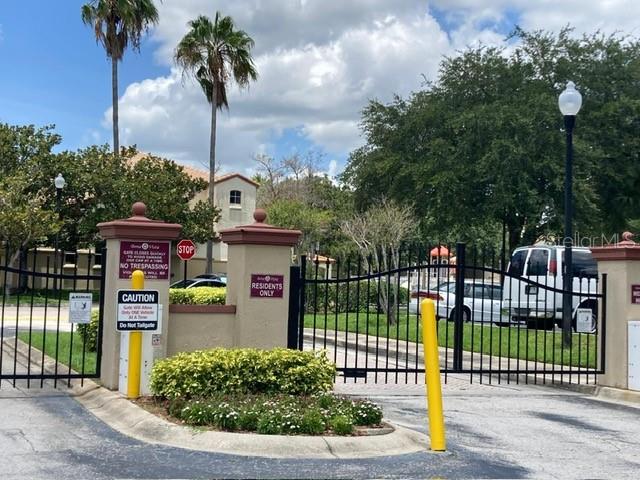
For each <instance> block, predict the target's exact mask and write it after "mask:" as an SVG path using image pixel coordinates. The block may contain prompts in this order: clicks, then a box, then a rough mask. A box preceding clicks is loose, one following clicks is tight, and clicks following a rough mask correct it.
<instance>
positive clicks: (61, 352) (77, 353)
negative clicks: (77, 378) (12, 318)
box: [18, 330, 96, 373]
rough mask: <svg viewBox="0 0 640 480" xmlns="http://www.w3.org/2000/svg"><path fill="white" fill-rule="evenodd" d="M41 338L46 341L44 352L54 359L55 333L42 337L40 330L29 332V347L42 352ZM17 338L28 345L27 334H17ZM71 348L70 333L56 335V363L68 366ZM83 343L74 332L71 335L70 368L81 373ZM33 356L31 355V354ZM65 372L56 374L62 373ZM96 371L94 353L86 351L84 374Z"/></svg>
mask: <svg viewBox="0 0 640 480" xmlns="http://www.w3.org/2000/svg"><path fill="white" fill-rule="evenodd" d="M43 337H44V338H45V339H46V340H45V341H46V343H45V347H44V351H45V353H46V354H47V355H48V356H50V357H51V358H56V332H55V331H50V330H48V331H47V332H46V336H45V335H43V332H42V330H36V331H33V332H31V346H32V347H33V348H36V349H38V350H40V351H42V341H43ZM18 338H19V339H20V340H22V341H23V342H25V343H29V332H28V331H27V332H25V331H21V332H18ZM70 346H71V333H70V332H59V333H58V357H57V358H58V361H59V362H60V363H63V364H64V365H66V366H68V365H69V347H70ZM82 350H83V342H82V337H81V336H80V335H78V334H77V333H76V332H74V333H73V349H72V352H71V368H72V369H74V370H75V371H76V372H78V373H81V372H82V371H83V370H82V363H83V353H82ZM32 354H33V353H32ZM38 360H39V359H38ZM64 371H65V370H62V371H61V370H60V367H58V372H59V373H62V372H64ZM95 371H96V352H90V351H89V350H86V351H85V352H84V373H95Z"/></svg>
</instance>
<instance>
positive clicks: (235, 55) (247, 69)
mask: <svg viewBox="0 0 640 480" xmlns="http://www.w3.org/2000/svg"><path fill="white" fill-rule="evenodd" d="M189 26H190V27H191V30H189V32H187V34H186V35H185V36H184V37H183V38H182V40H180V43H179V44H178V46H177V47H176V51H175V61H176V63H177V65H178V66H180V67H182V70H183V73H191V74H193V75H194V77H195V78H196V80H197V81H198V83H199V84H200V86H201V87H202V90H203V91H204V94H205V96H206V97H207V100H208V101H209V103H210V104H211V140H210V145H209V204H210V205H211V206H213V205H214V199H215V197H214V175H215V166H216V112H217V110H218V109H222V108H227V109H228V108H229V102H228V101H227V86H228V85H229V82H230V81H231V80H235V82H236V83H237V84H238V86H240V87H241V88H242V87H247V86H248V85H249V82H250V81H251V80H254V81H255V80H256V79H257V78H258V72H257V71H256V67H255V65H254V63H253V59H252V58H251V49H252V48H253V45H254V43H253V40H252V38H251V37H250V36H249V35H247V33H246V32H244V31H242V30H236V29H235V25H234V24H233V19H232V18H231V17H224V16H221V15H220V12H216V17H215V19H214V21H213V22H212V21H211V19H209V18H208V17H206V16H203V15H200V16H199V17H198V18H196V19H195V20H192V21H190V22H189ZM212 263H213V240H212V239H211V240H209V241H208V242H207V267H206V268H207V272H208V273H210V272H211V271H212V266H213V265H212Z"/></svg>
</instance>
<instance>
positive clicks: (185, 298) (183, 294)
mask: <svg viewBox="0 0 640 480" xmlns="http://www.w3.org/2000/svg"><path fill="white" fill-rule="evenodd" d="M226 298H227V289H226V288H225V287H194V288H170V289H169V303H172V304H181V305H224V302H225V300H226Z"/></svg>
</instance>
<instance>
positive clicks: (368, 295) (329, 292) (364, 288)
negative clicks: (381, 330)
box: [305, 280, 409, 313]
mask: <svg viewBox="0 0 640 480" xmlns="http://www.w3.org/2000/svg"><path fill="white" fill-rule="evenodd" d="M387 289H388V293H389V301H390V302H392V301H393V299H394V298H395V297H396V295H398V286H397V285H393V284H392V285H391V286H389V287H388V286H387V282H386V281H385V280H381V281H380V291H384V292H386V291H387ZM336 294H337V297H336ZM305 297H306V298H305V311H306V312H307V313H313V312H314V311H316V312H324V309H325V302H326V306H327V312H331V313H336V312H337V313H346V312H367V311H377V310H378V309H380V311H382V306H381V301H382V300H381V299H379V298H378V282H377V281H375V280H370V281H369V282H367V281H366V280H360V281H359V282H358V281H355V280H354V281H350V282H346V280H345V281H342V280H341V281H340V283H339V284H335V283H329V284H326V283H325V284H322V283H318V284H315V285H313V284H308V285H307V286H306V287H305ZM398 299H399V302H400V305H406V304H407V302H408V301H409V290H407V289H406V288H404V287H400V295H399V296H398Z"/></svg>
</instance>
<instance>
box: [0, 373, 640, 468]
mask: <svg viewBox="0 0 640 480" xmlns="http://www.w3.org/2000/svg"><path fill="white" fill-rule="evenodd" d="M337 389H338V391H341V392H344V393H352V394H360V395H367V396H369V397H371V398H373V399H374V400H375V401H377V402H379V403H381V404H382V405H383V407H384V409H385V413H386V416H387V418H389V419H391V420H392V421H395V422H397V423H400V424H402V425H405V426H408V427H409V428H414V429H417V430H420V431H423V432H426V412H425V408H424V404H425V403H424V402H425V400H424V395H423V393H422V387H420V386H416V385H392V384H387V385H385V384H379V385H373V384H368V385H363V384H362V383H358V384H347V385H344V384H338V387H337ZM444 405H445V411H446V427H447V433H448V448H449V451H448V452H446V453H444V454H434V453H419V454H410V455H402V456H395V457H382V458H373V459H367V460H338V459H336V460H304V459H298V460H283V459H268V458H258V457H244V456H235V455H224V454H215V453H204V452H196V451H190V450H185V449H180V448H174V447H166V446H160V445H150V444H145V443H141V442H139V441H136V440H133V439H130V438H128V437H126V436H124V435H122V434H120V433H118V432H116V431H114V430H112V429H111V428H110V427H108V426H106V425H105V424H103V423H102V422H100V421H99V420H97V419H96V418H95V417H94V416H93V415H92V414H90V413H89V412H87V411H86V410H85V409H84V408H83V407H82V406H81V405H80V404H79V403H77V402H76V401H75V400H74V399H73V398H71V397H69V396H67V395H66V394H65V393H63V392H60V391H56V390H54V389H52V388H50V387H49V388H45V389H43V390H40V389H39V388H35V389H34V388H32V389H30V390H26V389H24V388H20V384H18V388H15V389H14V388H12V387H11V386H10V385H9V384H7V383H6V382H3V384H2V388H1V389H0V478H2V479H18V478H20V479H23V478H42V479H58V478H60V479H75V478H78V479H80V478H82V479H87V478H91V479H96V480H97V479H107V478H108V479H111V478H430V477H438V478H527V477H529V478H585V477H589V478H613V477H615V478H636V477H637V472H638V471H640V461H639V460H640V456H639V455H638V454H637V452H638V447H639V446H640V421H639V420H640V409H638V408H636V407H632V406H626V405H616V404H609V403H603V402H600V401H597V400H593V399H592V398H590V397H589V396H587V395H582V394H576V393H572V392H565V391H562V390H558V389H552V388H547V387H535V386H526V385H520V386H516V385H512V386H507V385H501V386H480V385H469V384H468V382H466V381H464V379H461V380H456V379H455V378H454V379H452V380H451V379H450V382H449V383H448V385H447V386H445V404H444ZM265 441H268V438H266V439H265Z"/></svg>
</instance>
